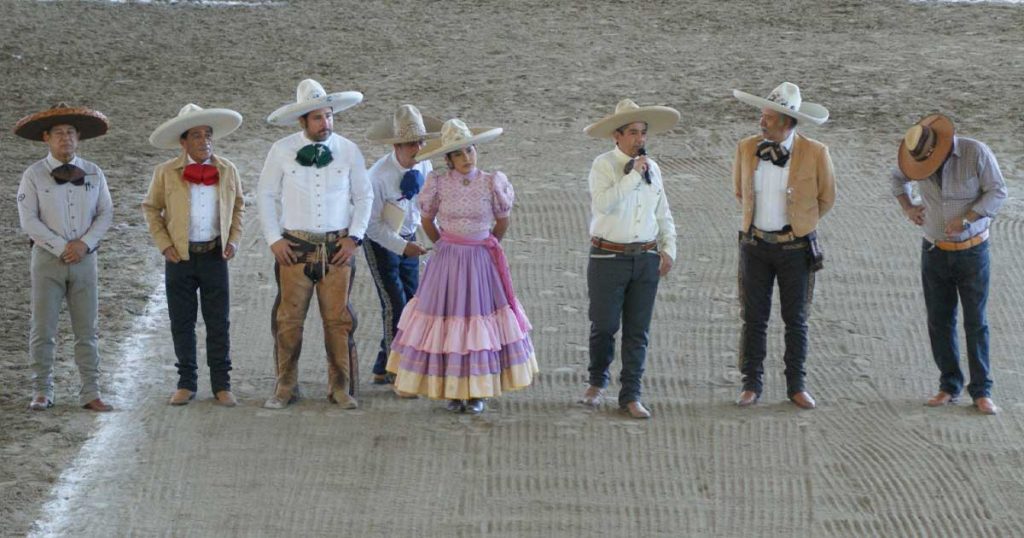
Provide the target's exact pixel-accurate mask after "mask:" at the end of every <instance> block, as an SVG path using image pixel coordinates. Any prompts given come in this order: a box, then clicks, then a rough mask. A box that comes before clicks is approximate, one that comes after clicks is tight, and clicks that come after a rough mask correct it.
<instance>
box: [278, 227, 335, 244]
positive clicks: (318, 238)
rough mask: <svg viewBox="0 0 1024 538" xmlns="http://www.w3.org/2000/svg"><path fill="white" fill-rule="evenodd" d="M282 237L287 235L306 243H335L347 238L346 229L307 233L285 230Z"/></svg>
mask: <svg viewBox="0 0 1024 538" xmlns="http://www.w3.org/2000/svg"><path fill="white" fill-rule="evenodd" d="M282 235H288V236H291V237H293V238H295V239H298V240H300V241H305V242H307V243H335V242H337V241H338V239H341V238H342V237H348V228H345V229H343V230H336V231H333V232H307V231H305V230H285V231H284V233H283V234H282Z"/></svg>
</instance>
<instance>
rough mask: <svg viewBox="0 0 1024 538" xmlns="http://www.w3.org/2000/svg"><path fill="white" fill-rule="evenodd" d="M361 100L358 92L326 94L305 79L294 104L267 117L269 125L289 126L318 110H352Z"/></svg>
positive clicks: (321, 87) (317, 85)
mask: <svg viewBox="0 0 1024 538" xmlns="http://www.w3.org/2000/svg"><path fill="white" fill-rule="evenodd" d="M362 100H363V94H361V93H359V92H336V93H327V92H326V91H325V90H324V87H323V86H321V85H320V83H319V82H317V81H315V80H313V79H311V78H307V79H306V80H303V81H302V82H300V83H299V86H298V88H296V90H295V102H294V103H291V104H288V105H284V106H283V107H281V108H278V109H277V110H275V111H273V112H272V113H271V114H270V115H269V116H267V122H269V123H270V124H271V125H291V124H293V123H295V122H297V121H299V117H301V116H303V115H304V114H307V113H309V112H312V111H314V110H317V109H320V108H330V109H331V110H333V111H334V113H335V114H337V113H338V112H341V111H342V110H345V109H348V108H352V107H354V106H356V105H358V104H359V103H360V102H361V101H362Z"/></svg>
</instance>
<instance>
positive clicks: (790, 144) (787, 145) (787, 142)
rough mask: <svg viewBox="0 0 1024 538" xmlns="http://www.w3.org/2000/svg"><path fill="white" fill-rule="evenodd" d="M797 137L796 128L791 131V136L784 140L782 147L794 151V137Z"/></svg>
mask: <svg viewBox="0 0 1024 538" xmlns="http://www.w3.org/2000/svg"><path fill="white" fill-rule="evenodd" d="M795 138H796V129H792V130H790V131H789V136H787V137H786V139H785V140H783V141H782V147H784V148H786V151H793V139H795Z"/></svg>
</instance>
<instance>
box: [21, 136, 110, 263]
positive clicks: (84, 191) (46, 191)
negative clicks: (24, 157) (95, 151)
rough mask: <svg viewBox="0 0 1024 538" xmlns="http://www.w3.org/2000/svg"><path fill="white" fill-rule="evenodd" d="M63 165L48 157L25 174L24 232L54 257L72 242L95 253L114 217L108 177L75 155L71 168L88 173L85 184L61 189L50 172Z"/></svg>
mask: <svg viewBox="0 0 1024 538" xmlns="http://www.w3.org/2000/svg"><path fill="white" fill-rule="evenodd" d="M62 164H64V163H62V162H60V161H58V160H57V159H56V158H54V157H53V155H51V154H49V153H47V155H46V158H45V159H41V160H39V161H36V162H35V163H33V164H32V166H29V167H28V169H27V170H25V173H24V174H22V176H21V184H20V185H19V187H18V216H19V218H20V220H21V229H22V230H24V231H25V233H26V234H28V236H29V237H30V238H32V240H33V241H35V243H36V244H37V245H39V246H41V247H42V248H45V249H46V250H47V251H49V252H50V253H51V254H53V255H54V256H60V255H61V254H63V253H64V248H65V247H67V244H68V242H69V241H71V240H73V239H80V240H82V242H83V243H85V244H86V245H87V246H88V247H89V250H90V251H92V250H95V249H96V247H97V246H98V245H99V243H100V239H102V238H103V235H104V234H105V233H107V229H108V228H110V222H111V220H112V218H113V214H114V209H113V204H112V203H111V201H110V191H109V190H108V189H107V177H106V176H105V175H103V170H100V167H98V166H96V165H95V164H93V163H91V162H89V161H87V160H85V159H82V158H81V157H78V156H77V155H76V156H75V157H74V158H73V159H71V162H70V163H69V164H73V165H75V166H77V167H79V168H81V169H82V170H85V173H86V176H85V178H84V179H85V183H84V184H83V185H81V186H76V185H72V184H71V183H65V184H63V185H58V184H57V182H56V181H55V180H54V179H53V177H52V176H50V172H51V171H52V170H53V169H54V168H57V167H59V166H61V165H62Z"/></svg>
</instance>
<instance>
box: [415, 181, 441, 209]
mask: <svg viewBox="0 0 1024 538" xmlns="http://www.w3.org/2000/svg"><path fill="white" fill-rule="evenodd" d="M440 182H441V174H438V173H437V172H430V173H429V174H427V179H426V180H425V181H424V182H423V189H421V190H420V194H419V196H418V197H417V202H416V203H418V204H419V206H420V213H421V214H422V216H423V217H426V218H429V219H433V218H434V217H436V216H437V210H438V208H439V207H441V195H440V193H439V192H438V190H439V186H440V185H439V184H440Z"/></svg>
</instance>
